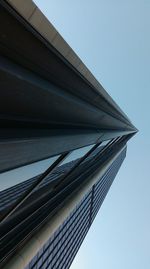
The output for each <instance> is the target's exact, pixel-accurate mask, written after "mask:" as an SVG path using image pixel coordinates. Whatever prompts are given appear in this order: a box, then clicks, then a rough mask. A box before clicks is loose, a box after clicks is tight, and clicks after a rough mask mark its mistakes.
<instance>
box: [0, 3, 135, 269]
mask: <svg viewBox="0 0 150 269" xmlns="http://www.w3.org/2000/svg"><path fill="white" fill-rule="evenodd" d="M0 10H1V15H0V25H1V27H0V86H1V91H0V123H1V125H0V126H1V127H0V128H1V131H0V267H2V268H10V269H13V268H14V269H16V268H19V269H25V268H26V269H27V268H28V269H29V268H30V269H35V268H36V269H39V268H42V269H43V268H45V269H46V268H47V269H48V268H55V269H56V268H57V269H63V268H65V269H67V268H69V267H70V265H71V263H72V261H73V259H74V257H75V255H76V253H77V251H78V249H79V247H80V245H81V243H82V241H83V240H84V238H85V236H86V234H87V232H88V230H89V228H90V226H91V225H92V223H93V220H94V218H95V216H96V214H97V212H98V210H99V208H100V206H101V204H102V202H103V200H104V198H105V196H106V195H107V192H108V190H109V188H110V186H111V184H112V182H113V180H114V178H115V176H116V174H117V172H118V170H119V168H120V166H121V164H122V162H123V160H124V158H125V156H126V148H127V141H128V140H129V139H130V138H131V137H132V136H133V135H134V134H135V133H136V132H137V129H136V128H135V127H134V125H133V124H132V123H131V121H130V120H129V119H128V117H127V116H126V115H125V114H124V113H123V111H122V110H121V109H120V108H119V107H118V105H117V104H116V103H115V102H114V101H113V100H112V98H111V97H110V96H109V95H108V94H107V92H106V91H105V90H104V89H103V87H102V86H101V84H100V83H99V82H98V81H97V80H96V79H95V77H94V76H93V75H92V74H91V72H90V71H89V70H88V69H87V67H86V66H85V65H84V64H83V62H82V61H81V60H80V59H79V57H78V56H77V55H76V54H75V52H74V51H73V50H72V49H71V48H70V47H69V45H68V44H67V43H66V42H65V41H64V39H63V38H62V37H61V36H60V34H59V33H58V32H57V31H56V29H55V28H54V27H53V26H52V25H51V23H50V22H49V21H48V20H47V19H46V18H45V16H44V15H43V14H42V13H41V11H40V10H39V9H38V7H37V6H36V5H35V4H34V2H32V1H31V0H26V1H23V0H7V1H4V0H1V2H0Z"/></svg>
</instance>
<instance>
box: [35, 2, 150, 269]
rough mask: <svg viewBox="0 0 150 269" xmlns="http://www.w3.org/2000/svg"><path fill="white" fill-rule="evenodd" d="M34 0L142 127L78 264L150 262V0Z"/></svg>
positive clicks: (115, 267) (116, 268)
mask: <svg viewBox="0 0 150 269" xmlns="http://www.w3.org/2000/svg"><path fill="white" fill-rule="evenodd" d="M35 2H36V4H37V5H38V6H39V7H40V8H41V10H42V11H43V13H44V14H45V15H46V16H47V17H48V19H49V20H50V21H51V22H52V23H53V25H54V26H55V27H56V28H57V30H58V31H59V32H60V33H61V35H62V36H63V37H64V38H65V40H66V41H67V42H68V43H69V45H70V46H71V47H72V48H73V49H74V50H75V52H76V53H77V54H78V55H79V57H80V58H81V59H82V60H83V62H84V63H85V64H86V65H87V67H88V68H89V69H90V70H91V71H92V73H93V74H94V75H95V77H96V78H97V79H98V80H99V81H100V82H101V84H102V85H103V86H104V88H105V89H106V90H107V91H108V93H109V94H110V95H111V96H112V97H113V99H114V100H115V101H116V102H117V103H118V104H119V105H120V107H121V108H122V109H123V110H124V112H126V113H127V115H128V116H129V118H130V119H131V120H132V122H133V123H134V124H135V126H136V127H137V128H138V129H139V133H138V134H137V135H136V137H134V138H133V139H132V140H131V141H130V142H129V144H128V152H127V158H126V159H125V161H124V164H123V166H122V167H121V169H120V171H119V173H118V175H117V177H116V179H115V181H114V183H113V185H112V187H111V189H110V191H109V193H108V196H107V197H106V199H105V201H104V203H103V206H102V207H101V210H100V212H99V214H98V216H97V218H96V220H95V222H94V224H93V226H92V228H91V230H90V231H89V233H88V235H87V237H86V239H85V240H84V243H83V244H82V247H81V249H80V251H79V252H78V255H77V256H76V259H75V260H74V262H73V264H72V266H71V269H91V268H94V269H100V268H102V269H133V268H136V269H141V268H142V269H149V268H150V172H149V166H150V139H149V131H150V119H149V117H150V108H149V106H150V89H149V88H150V1H149V0H126V1H123V0H76V1H69V0H63V1H62V0H55V1H47V0H36V1H35Z"/></svg>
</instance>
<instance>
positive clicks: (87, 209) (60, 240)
mask: <svg viewBox="0 0 150 269" xmlns="http://www.w3.org/2000/svg"><path fill="white" fill-rule="evenodd" d="M125 155H126V149H124V150H123V151H122V152H121V154H120V155H119V156H118V157H117V159H116V160H115V161H114V162H113V163H112V165H111V166H110V167H109V169H108V170H107V171H106V172H105V174H104V175H103V176H102V177H101V178H100V179H99V181H98V182H97V183H96V184H95V185H93V187H92V188H91V189H90V190H89V192H88V193H87V194H86V195H85V196H84V197H83V199H82V200H81V201H80V203H79V204H78V205H77V206H76V207H75V208H74V210H73V211H72V212H71V214H70V215H69V216H68V217H67V218H66V220H65V221H64V222H63V223H62V224H61V225H60V227H59V228H58V229H57V230H56V231H55V233H54V234H53V235H52V236H51V237H50V238H49V239H48V241H47V242H46V244H45V245H44V246H43V247H42V248H41V249H40V251H39V252H38V253H37V255H36V256H34V258H33V259H32V260H31V261H30V263H29V264H28V266H27V267H26V269H40V268H41V269H43V268H45V269H48V268H55V269H67V268H69V267H70V265H71V263H72V261H73V259H74V257H75V255H76V253H77V251H78V249H79V248H80V246H81V244H82V241H83V240H84V238H85V236H86V234H87V232H88V230H89V228H90V226H91V224H92V222H93V221H94V218H95V217H96V214H97V213H98V210H99V208H100V207H101V205H102V202H103V200H104V198H105V196H106V195H107V192H108V190H109V188H110V186H111V184H112V182H113V180H114V178H115V176H116V174H117V172H118V170H119V168H120V166H121V164H122V162H123V160H124V158H125Z"/></svg>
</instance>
